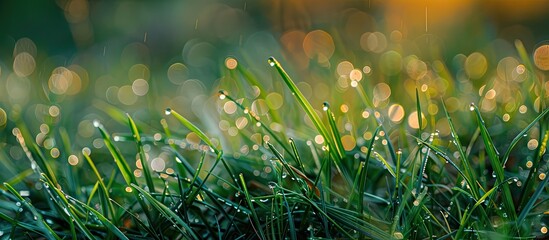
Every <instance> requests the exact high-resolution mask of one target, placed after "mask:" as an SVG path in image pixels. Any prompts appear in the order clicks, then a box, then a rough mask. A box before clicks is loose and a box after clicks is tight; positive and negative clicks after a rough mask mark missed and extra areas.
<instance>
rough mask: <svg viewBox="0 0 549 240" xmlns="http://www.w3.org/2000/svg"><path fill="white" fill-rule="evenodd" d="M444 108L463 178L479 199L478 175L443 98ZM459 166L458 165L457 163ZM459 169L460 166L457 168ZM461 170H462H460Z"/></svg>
mask: <svg viewBox="0 0 549 240" xmlns="http://www.w3.org/2000/svg"><path fill="white" fill-rule="evenodd" d="M442 108H443V109H444V114H445V115H446V120H447V121H448V125H449V126H450V135H451V137H452V138H453V141H452V143H453V144H454V145H455V146H456V148H457V150H458V153H459V157H460V158H461V164H462V165H463V169H464V174H463V178H464V179H465V181H467V184H469V187H470V188H471V193H472V194H473V196H474V197H475V199H478V198H479V197H480V193H479V191H478V187H477V184H476V182H477V177H476V175H475V172H474V171H473V168H472V167H471V165H470V164H469V160H468V159H467V155H466V154H465V152H464V151H463V146H462V144H461V141H460V140H459V135H458V133H457V131H456V128H455V127H454V123H453V121H452V118H450V114H449V113H448V110H447V109H446V104H445V103H444V100H442ZM456 168H457V165H456ZM457 169H459V168H457ZM460 171H461V170H460Z"/></svg>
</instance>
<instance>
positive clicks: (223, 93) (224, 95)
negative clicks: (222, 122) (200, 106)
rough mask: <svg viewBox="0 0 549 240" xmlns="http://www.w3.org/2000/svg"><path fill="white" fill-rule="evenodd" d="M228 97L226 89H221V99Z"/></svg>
mask: <svg viewBox="0 0 549 240" xmlns="http://www.w3.org/2000/svg"><path fill="white" fill-rule="evenodd" d="M225 98H227V95H226V94H225V90H220V91H219V99H221V100H223V99H225Z"/></svg>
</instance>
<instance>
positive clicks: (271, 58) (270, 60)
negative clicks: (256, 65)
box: [267, 57, 276, 67]
mask: <svg viewBox="0 0 549 240" xmlns="http://www.w3.org/2000/svg"><path fill="white" fill-rule="evenodd" d="M267 62H268V63H269V65H270V66H271V67H274V65H275V64H276V60H275V58H274V57H270V58H269V59H268V60H267Z"/></svg>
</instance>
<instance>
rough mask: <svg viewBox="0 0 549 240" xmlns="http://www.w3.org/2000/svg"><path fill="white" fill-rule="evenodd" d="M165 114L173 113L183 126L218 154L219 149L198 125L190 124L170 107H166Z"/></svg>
mask: <svg viewBox="0 0 549 240" xmlns="http://www.w3.org/2000/svg"><path fill="white" fill-rule="evenodd" d="M166 115H173V116H174V117H175V118H176V119H177V120H178V121H179V122H180V123H181V124H183V126H185V127H186V128H188V129H189V130H191V132H193V133H195V134H196V135H197V136H198V137H199V138H200V139H201V140H202V141H203V142H204V143H206V144H207V145H208V146H210V149H211V150H212V151H213V152H215V153H216V154H219V152H220V150H218V149H217V148H216V147H215V146H214V144H213V143H212V141H210V139H209V138H208V137H207V136H206V134H204V132H202V130H200V129H199V128H198V127H196V126H195V125H194V124H192V123H191V122H190V121H189V120H187V119H186V118H185V117H183V116H181V114H179V113H177V112H176V111H175V110H173V109H171V108H166Z"/></svg>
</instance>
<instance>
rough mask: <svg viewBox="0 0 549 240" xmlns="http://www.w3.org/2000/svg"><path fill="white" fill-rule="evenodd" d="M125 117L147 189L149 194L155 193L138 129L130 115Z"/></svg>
mask: <svg viewBox="0 0 549 240" xmlns="http://www.w3.org/2000/svg"><path fill="white" fill-rule="evenodd" d="M126 116H127V117H128V121H129V125H130V128H131V130H132V134H133V137H134V139H135V140H134V141H135V143H136V144H137V151H138V152H139V158H140V159H141V166H143V175H145V181H146V183H147V187H148V188H149V191H150V192H155V190H154V182H153V180H152V172H151V167H150V165H149V162H148V160H147V156H146V155H145V151H144V150H143V142H141V135H140V134H139V129H137V125H135V122H134V121H133V119H132V117H131V116H130V114H127V113H126Z"/></svg>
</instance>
